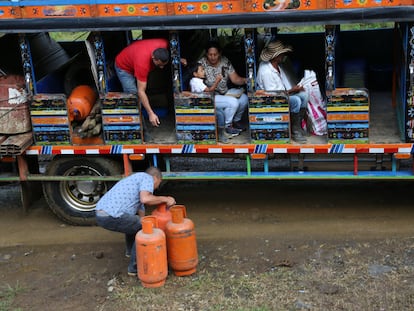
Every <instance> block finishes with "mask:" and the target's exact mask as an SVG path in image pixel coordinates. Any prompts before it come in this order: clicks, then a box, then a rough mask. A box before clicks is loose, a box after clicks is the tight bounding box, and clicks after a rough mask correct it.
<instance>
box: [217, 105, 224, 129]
mask: <svg viewBox="0 0 414 311" xmlns="http://www.w3.org/2000/svg"><path fill="white" fill-rule="evenodd" d="M216 119H217V126H218V127H224V125H225V121H224V120H225V114H224V109H221V108H217V107H216Z"/></svg>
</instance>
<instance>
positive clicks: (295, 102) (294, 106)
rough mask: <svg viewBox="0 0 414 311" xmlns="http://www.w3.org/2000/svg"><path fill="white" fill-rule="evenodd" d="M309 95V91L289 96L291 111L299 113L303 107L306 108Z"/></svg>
mask: <svg viewBox="0 0 414 311" xmlns="http://www.w3.org/2000/svg"><path fill="white" fill-rule="evenodd" d="M308 101H309V96H308V93H307V92H299V93H297V94H294V95H290V96H289V107H290V112H292V113H299V110H300V109H301V108H306V106H307V105H308Z"/></svg>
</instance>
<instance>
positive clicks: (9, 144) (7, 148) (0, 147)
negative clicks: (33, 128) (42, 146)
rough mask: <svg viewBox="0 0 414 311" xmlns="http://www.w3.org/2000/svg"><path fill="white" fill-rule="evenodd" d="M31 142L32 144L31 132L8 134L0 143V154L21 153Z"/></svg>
mask: <svg viewBox="0 0 414 311" xmlns="http://www.w3.org/2000/svg"><path fill="white" fill-rule="evenodd" d="M1 137H4V136H0V138H1ZM31 144H33V135H32V133H31V132H30V133H24V134H18V135H12V136H9V137H7V139H6V140H4V141H3V142H2V143H1V144H0V155H3V156H4V155H21V154H22V153H23V152H24V151H25V150H26V149H27V147H29V146H30V145H31Z"/></svg>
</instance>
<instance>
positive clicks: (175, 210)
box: [165, 205, 198, 276]
mask: <svg viewBox="0 0 414 311" xmlns="http://www.w3.org/2000/svg"><path fill="white" fill-rule="evenodd" d="M170 211H171V216H172V217H171V221H169V222H168V223H167V226H166V228H165V235H166V237H167V249H168V255H167V256H168V263H169V265H170V267H171V268H172V270H173V271H174V274H175V275H177V276H185V275H190V274H193V273H195V272H196V267H197V264H198V254H197V242H196V235H195V230H194V223H193V222H192V220H190V219H188V218H185V206H184V205H174V206H173V207H171V208H170Z"/></svg>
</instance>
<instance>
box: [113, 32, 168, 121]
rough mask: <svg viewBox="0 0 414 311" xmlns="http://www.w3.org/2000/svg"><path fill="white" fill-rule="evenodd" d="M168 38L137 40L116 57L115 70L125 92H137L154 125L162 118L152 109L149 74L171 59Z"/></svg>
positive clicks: (162, 66)
mask: <svg viewBox="0 0 414 311" xmlns="http://www.w3.org/2000/svg"><path fill="white" fill-rule="evenodd" d="M167 48H168V41H167V40H166V39H143V40H137V41H135V42H133V43H132V44H130V45H128V46H127V47H126V48H124V49H123V50H122V51H121V52H120V53H119V54H118V55H117V56H116V58H115V71H116V73H117V76H118V78H119V81H120V82H121V84H122V88H123V90H124V92H127V93H133V94H137V95H138V97H139V100H140V101H141V104H142V106H143V107H144V108H145V110H146V111H147V113H148V118H149V121H150V122H151V124H152V125H153V126H159V125H160V120H159V119H158V116H157V115H156V114H155V112H154V111H153V110H152V108H151V105H150V102H149V99H148V96H147V94H146V92H145V91H146V88H147V80H148V74H149V72H150V71H152V70H154V69H155V68H156V67H158V68H161V69H162V68H164V66H165V65H167V64H168V61H169V58H170V56H169V52H168V49H167Z"/></svg>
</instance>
